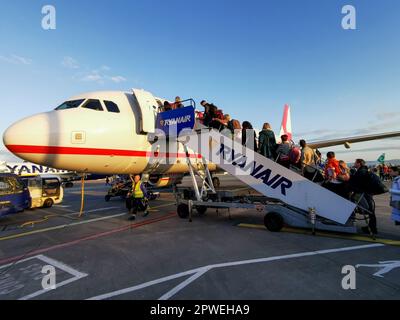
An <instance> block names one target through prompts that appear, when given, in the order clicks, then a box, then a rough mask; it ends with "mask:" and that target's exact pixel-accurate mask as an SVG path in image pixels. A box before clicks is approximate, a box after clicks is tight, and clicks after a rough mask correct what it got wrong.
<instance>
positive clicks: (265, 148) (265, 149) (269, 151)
mask: <svg viewBox="0 0 400 320" xmlns="http://www.w3.org/2000/svg"><path fill="white" fill-rule="evenodd" d="M258 152H259V153H260V154H262V155H263V156H264V157H267V158H269V159H275V158H276V140H275V133H274V132H273V131H272V130H262V131H260V133H259V135H258Z"/></svg>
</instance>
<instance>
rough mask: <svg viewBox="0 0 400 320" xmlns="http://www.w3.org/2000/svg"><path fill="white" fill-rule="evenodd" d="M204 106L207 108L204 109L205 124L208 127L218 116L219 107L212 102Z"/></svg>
mask: <svg viewBox="0 0 400 320" xmlns="http://www.w3.org/2000/svg"><path fill="white" fill-rule="evenodd" d="M204 107H205V110H204V121H203V124H204V125H205V126H207V127H208V126H210V124H211V122H212V121H213V119H214V118H216V117H217V111H218V108H217V107H216V106H215V105H213V104H212V103H206V104H205V105H204Z"/></svg>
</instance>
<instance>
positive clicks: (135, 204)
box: [127, 175, 149, 220]
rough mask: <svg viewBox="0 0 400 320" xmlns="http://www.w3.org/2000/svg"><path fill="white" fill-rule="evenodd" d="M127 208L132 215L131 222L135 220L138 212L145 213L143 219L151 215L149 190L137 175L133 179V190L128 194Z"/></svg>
mask: <svg viewBox="0 0 400 320" xmlns="http://www.w3.org/2000/svg"><path fill="white" fill-rule="evenodd" d="M131 179H132V177H131ZM127 208H128V210H129V213H130V214H131V216H130V217H129V220H135V219H136V213H137V212H138V211H144V213H143V217H146V216H147V215H148V214H149V211H148V199H147V190H146V187H145V186H144V183H143V182H142V181H141V180H140V176H139V175H135V177H134V178H133V179H132V189H131V191H130V192H129V193H128V198H127Z"/></svg>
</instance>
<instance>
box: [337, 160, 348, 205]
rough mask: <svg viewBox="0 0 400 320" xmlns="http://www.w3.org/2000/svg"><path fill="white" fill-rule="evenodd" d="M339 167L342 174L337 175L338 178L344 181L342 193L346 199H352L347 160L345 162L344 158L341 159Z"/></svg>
mask: <svg viewBox="0 0 400 320" xmlns="http://www.w3.org/2000/svg"><path fill="white" fill-rule="evenodd" d="M339 169H340V174H339V175H338V176H337V179H338V180H339V181H341V182H342V184H341V189H340V195H341V196H342V197H343V198H345V199H350V187H349V180H350V169H349V167H348V166H347V164H346V162H344V161H343V160H340V161H339Z"/></svg>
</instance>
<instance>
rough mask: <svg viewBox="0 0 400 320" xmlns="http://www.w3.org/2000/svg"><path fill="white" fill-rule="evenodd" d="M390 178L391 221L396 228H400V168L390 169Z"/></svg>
mask: <svg viewBox="0 0 400 320" xmlns="http://www.w3.org/2000/svg"><path fill="white" fill-rule="evenodd" d="M390 176H391V178H393V182H392V196H391V199H390V200H391V201H390V206H391V207H392V220H393V221H394V223H395V225H396V226H400V167H391V171H390Z"/></svg>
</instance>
